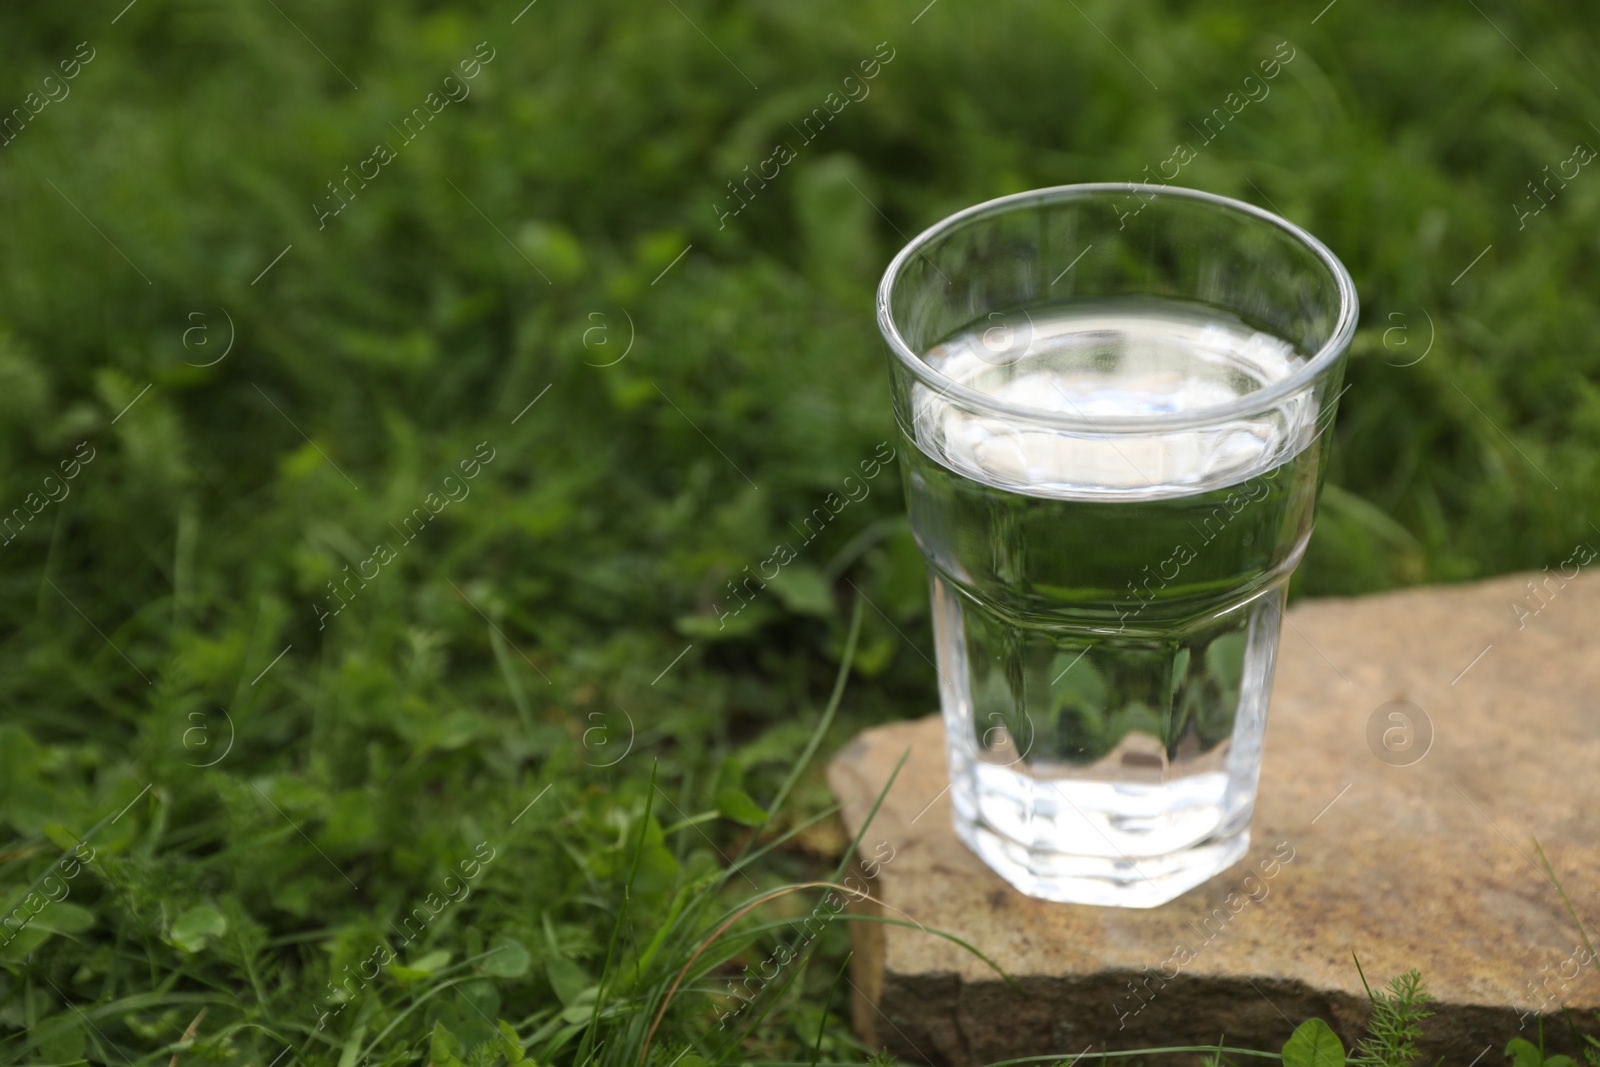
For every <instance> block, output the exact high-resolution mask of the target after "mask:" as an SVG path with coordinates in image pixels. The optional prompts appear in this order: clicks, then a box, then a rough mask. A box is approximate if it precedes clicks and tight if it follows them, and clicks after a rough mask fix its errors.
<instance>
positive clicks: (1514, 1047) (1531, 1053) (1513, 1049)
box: [1506, 1019, 1594, 1067]
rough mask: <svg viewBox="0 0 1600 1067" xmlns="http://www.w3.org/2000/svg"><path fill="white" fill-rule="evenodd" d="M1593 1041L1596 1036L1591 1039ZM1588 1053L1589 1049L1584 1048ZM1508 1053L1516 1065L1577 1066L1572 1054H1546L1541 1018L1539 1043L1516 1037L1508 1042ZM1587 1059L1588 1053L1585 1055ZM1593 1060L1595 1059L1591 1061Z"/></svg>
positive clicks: (1526, 1066) (1517, 1066)
mask: <svg viewBox="0 0 1600 1067" xmlns="http://www.w3.org/2000/svg"><path fill="white" fill-rule="evenodd" d="M1589 1040H1590V1041H1591V1042H1593V1041H1594V1038H1592V1037H1591V1038H1590V1039H1589ZM1584 1051H1585V1053H1586V1054H1587V1052H1588V1050H1587V1049H1586V1050H1584ZM1506 1055H1507V1056H1508V1057H1509V1058H1510V1059H1511V1062H1512V1064H1513V1065H1514V1067H1576V1061H1574V1060H1573V1058H1572V1057H1571V1056H1560V1055H1557V1056H1546V1055H1545V1054H1544V1020H1543V1019H1540V1020H1539V1043H1538V1044H1537V1045H1535V1044H1534V1043H1533V1042H1532V1041H1529V1040H1528V1039H1526V1038H1522V1037H1514V1038H1512V1039H1511V1040H1510V1041H1508V1042H1506ZM1585 1058H1586V1059H1587V1058H1588V1057H1587V1055H1585ZM1591 1062H1593V1061H1591Z"/></svg>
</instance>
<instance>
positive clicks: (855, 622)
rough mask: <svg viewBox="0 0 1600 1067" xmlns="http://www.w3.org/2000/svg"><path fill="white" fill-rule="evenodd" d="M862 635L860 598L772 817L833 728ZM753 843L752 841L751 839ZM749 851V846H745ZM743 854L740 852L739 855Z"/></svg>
mask: <svg viewBox="0 0 1600 1067" xmlns="http://www.w3.org/2000/svg"><path fill="white" fill-rule="evenodd" d="M860 636H861V598H860V597H857V598H856V606H855V610H854V611H852V612H851V613H850V635H849V636H848V637H846V638H845V641H844V655H843V656H842V657H840V659H839V673H838V674H837V675H836V676H835V677H834V680H833V693H832V695H830V696H829V697H828V705H827V707H825V708H824V709H823V711H822V718H821V719H819V720H818V721H817V728H816V729H815V730H812V731H811V736H810V737H809V738H808V739H807V740H806V747H805V749H804V750H803V751H802V752H801V753H800V758H799V759H798V760H796V761H795V765H794V769H793V770H791V771H790V772H789V777H788V778H786V779H785V780H784V783H783V785H781V786H779V787H778V793H777V795H776V796H774V797H773V798H772V803H771V804H769V805H768V806H767V811H768V812H769V813H771V815H776V814H777V813H778V811H779V809H781V808H782V807H783V803H784V801H786V800H788V799H789V792H790V791H791V790H792V789H794V787H795V783H796V782H798V781H799V780H800V776H801V775H802V774H804V773H805V770H806V767H807V766H809V765H810V763H811V757H812V756H814V755H816V752H817V746H818V745H820V744H822V738H823V736H824V735H825V734H827V732H828V727H829V726H831V725H833V716H834V713H836V712H837V711H838V710H839V700H840V698H841V697H843V696H844V687H845V683H846V682H847V681H849V680H850V665H851V664H852V663H854V662H855V658H856V639H857V638H858V637H860ZM752 840H753V838H752ZM745 848H746V850H748V848H749V845H748V844H747V845H746V846H745ZM741 855H742V853H741Z"/></svg>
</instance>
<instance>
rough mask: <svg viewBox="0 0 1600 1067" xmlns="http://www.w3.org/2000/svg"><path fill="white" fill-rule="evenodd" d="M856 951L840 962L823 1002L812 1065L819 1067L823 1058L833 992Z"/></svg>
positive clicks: (812, 1066) (847, 954) (846, 955)
mask: <svg viewBox="0 0 1600 1067" xmlns="http://www.w3.org/2000/svg"><path fill="white" fill-rule="evenodd" d="M854 956H855V953H854V952H847V953H845V956H844V962H843V963H841V964H839V973H838V974H836V975H834V976H833V984H832V985H831V986H829V987H828V999H827V1000H824V1001H823V1002H822V1022H820V1023H818V1024H817V1047H816V1048H815V1049H813V1050H812V1052H811V1067H817V1061H818V1060H820V1059H821V1058H822V1035H823V1034H825V1033H827V1030H828V1012H830V1011H832V1010H833V994H834V992H835V991H836V990H837V989H838V988H839V979H841V978H843V977H844V969H845V968H846V967H848V966H850V960H851V959H852V958H854Z"/></svg>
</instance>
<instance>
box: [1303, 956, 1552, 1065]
mask: <svg viewBox="0 0 1600 1067" xmlns="http://www.w3.org/2000/svg"><path fill="white" fill-rule="evenodd" d="M1356 973H1357V974H1359V975H1361V985H1362V988H1364V989H1365V990H1366V991H1367V999H1368V1000H1370V1001H1372V1017H1371V1018H1370V1019H1368V1020H1367V1036H1366V1037H1364V1038H1362V1039H1361V1040H1360V1041H1358V1042H1357V1043H1356V1049H1355V1054H1354V1055H1353V1056H1349V1057H1346V1055H1345V1050H1344V1043H1343V1042H1342V1041H1340V1040H1339V1035H1338V1034H1335V1033H1334V1032H1333V1028H1332V1027H1330V1026H1329V1025H1328V1024H1327V1023H1325V1022H1323V1021H1322V1020H1321V1019H1307V1020H1306V1021H1305V1022H1303V1023H1301V1024H1300V1025H1299V1026H1298V1027H1296V1028H1295V1032H1294V1033H1293V1034H1292V1035H1290V1037H1289V1040H1288V1041H1286V1042H1284V1045H1283V1063H1284V1067H1345V1064H1347V1063H1348V1064H1350V1065H1352V1067H1410V1065H1411V1064H1412V1063H1414V1062H1415V1061H1416V1058H1417V1039H1418V1038H1420V1037H1421V1036H1422V1025H1421V1024H1422V1020H1423V1019H1426V1018H1427V1017H1428V1016H1430V1015H1432V1014H1433V1012H1431V1011H1428V1010H1427V1008H1426V1007H1425V1005H1427V1004H1428V1003H1430V1002H1431V1001H1432V1000H1433V997H1432V996H1430V995H1429V994H1428V991H1427V989H1426V988H1425V987H1424V986H1423V984H1422V973H1421V972H1420V971H1416V970H1410V971H1407V972H1406V973H1405V974H1402V975H1400V976H1399V977H1398V978H1391V979H1390V980H1389V985H1388V987H1387V988H1386V989H1381V990H1379V991H1378V992H1376V993H1374V992H1373V991H1372V987H1371V986H1370V985H1368V984H1367V976H1366V974H1365V973H1364V972H1363V971H1362V970H1361V960H1360V959H1356ZM1515 1043H1516V1042H1513V1044H1515ZM1523 1044H1526V1042H1523ZM1541 1046H1542V1042H1541ZM1529 1047H1530V1048H1532V1046H1529ZM1535 1051H1536V1052H1537V1051H1538V1050H1535ZM1516 1067H1539V1064H1538V1063H1537V1062H1534V1063H1530V1064H1524V1063H1522V1062H1521V1061H1520V1060H1519V1061H1518V1063H1517V1065H1516ZM1558 1067H1571V1064H1570V1061H1569V1062H1568V1063H1567V1064H1562V1065H1558Z"/></svg>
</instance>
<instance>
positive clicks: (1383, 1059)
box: [1350, 960, 1433, 1067]
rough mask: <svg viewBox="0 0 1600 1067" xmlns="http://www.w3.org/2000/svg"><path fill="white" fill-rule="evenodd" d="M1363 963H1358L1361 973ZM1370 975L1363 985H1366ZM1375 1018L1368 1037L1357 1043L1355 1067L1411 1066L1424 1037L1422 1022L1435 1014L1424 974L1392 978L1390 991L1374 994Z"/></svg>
mask: <svg viewBox="0 0 1600 1067" xmlns="http://www.w3.org/2000/svg"><path fill="white" fill-rule="evenodd" d="M1360 967H1361V961H1360V960H1357V961H1356V968H1357V970H1358V971H1359V970H1360ZM1366 981H1367V979H1366V976H1365V975H1362V977H1361V982H1362V984H1363V985H1366ZM1367 996H1368V997H1369V998H1370V999H1371V1000H1372V1018H1371V1019H1369V1020H1368V1021H1367V1036H1366V1037H1364V1038H1362V1039H1361V1041H1360V1042H1358V1043H1357V1045H1356V1049H1355V1055H1353V1056H1351V1057H1350V1063H1351V1064H1352V1065H1354V1067H1411V1064H1412V1063H1413V1062H1415V1060H1416V1058H1417V1039H1418V1038H1420V1037H1421V1036H1422V1020H1423V1019H1426V1018H1427V1017H1428V1016H1430V1015H1432V1014H1433V1012H1431V1011H1429V1010H1427V1007H1426V1005H1427V1004H1428V1003H1430V1002H1431V1001H1432V1000H1433V997H1432V996H1431V995H1430V994H1429V993H1428V991H1427V989H1426V988H1425V987H1424V986H1423V983H1422V973H1421V972H1420V971H1415V970H1412V971H1407V972H1406V973H1405V974H1403V975H1401V976H1400V977H1398V978H1391V979H1390V980H1389V985H1388V988H1387V989H1382V990H1379V991H1378V992H1376V993H1374V992H1373V991H1372V988H1371V987H1370V986H1368V987H1367Z"/></svg>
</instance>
